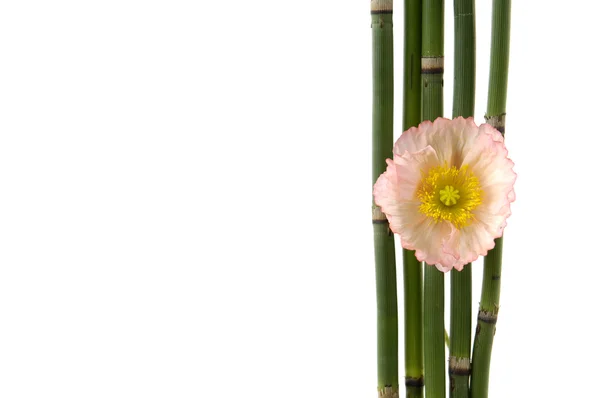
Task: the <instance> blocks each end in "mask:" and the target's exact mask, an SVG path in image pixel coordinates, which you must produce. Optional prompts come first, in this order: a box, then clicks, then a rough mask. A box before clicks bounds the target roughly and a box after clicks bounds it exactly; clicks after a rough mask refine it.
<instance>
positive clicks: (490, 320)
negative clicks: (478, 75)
mask: <svg viewBox="0 0 600 398" xmlns="http://www.w3.org/2000/svg"><path fill="white" fill-rule="evenodd" d="M509 47H510V0H494V2H493V6H492V51H491V58H490V84H489V90H488V109H487V112H486V120H487V122H488V123H490V124H491V125H492V126H494V127H495V128H496V129H498V130H499V131H500V132H501V133H502V134H503V135H504V118H505V115H506V92H507V86H508V56H509ZM502 246H503V240H502V238H498V239H496V246H495V247H494V248H493V249H492V250H490V251H489V252H488V255H487V256H486V257H485V259H484V264H483V285H482V288H481V301H480V303H479V314H478V316H477V329H476V332H475V341H474V343H473V361H472V365H471V367H472V376H471V397H473V398H487V396H488V386H489V374H490V362H491V357H492V344H493V342H494V334H495V332H496V320H497V319H498V309H499V308H500V277H501V274H502Z"/></svg>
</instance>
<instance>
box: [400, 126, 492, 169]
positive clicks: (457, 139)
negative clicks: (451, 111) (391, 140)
mask: <svg viewBox="0 0 600 398" xmlns="http://www.w3.org/2000/svg"><path fill="white" fill-rule="evenodd" d="M478 131H479V127H477V125H476V124H475V122H474V121H473V118H467V119H465V118H462V117H457V118H455V119H453V120H449V119H444V118H441V117H440V118H437V119H436V120H435V121H433V122H430V121H425V122H423V123H421V124H420V125H419V126H418V127H412V128H410V129H408V130H407V131H405V132H404V133H402V135H401V136H400V138H399V139H398V140H397V141H396V144H395V146H394V154H395V155H400V154H403V153H404V152H405V151H408V152H416V151H419V150H421V149H423V148H424V147H426V146H428V145H431V146H432V147H433V149H434V150H435V152H436V153H437V155H438V158H439V160H440V162H441V165H444V164H447V165H448V166H457V167H460V164H461V163H462V162H461V160H462V159H463V157H464V154H465V153H467V152H469V150H470V148H471V146H472V145H473V141H474V140H475V138H476V137H477V133H478ZM486 131H487V130H486Z"/></svg>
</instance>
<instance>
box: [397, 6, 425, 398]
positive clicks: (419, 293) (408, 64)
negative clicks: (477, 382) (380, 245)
mask: <svg viewBox="0 0 600 398" xmlns="http://www.w3.org/2000/svg"><path fill="white" fill-rule="evenodd" d="M421 7H422V4H421V0H405V1H404V91H403V101H402V105H403V106H402V119H403V120H402V131H406V130H408V129H409V128H411V127H413V126H417V125H418V124H419V123H420V122H421V62H420V60H421ZM402 262H403V276H404V368H405V379H404V384H405V386H406V397H407V398H421V397H422V396H423V263H422V262H420V261H419V260H417V258H416V257H415V252H414V251H412V250H406V249H403V250H402Z"/></svg>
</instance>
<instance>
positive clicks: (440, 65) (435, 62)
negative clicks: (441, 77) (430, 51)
mask: <svg viewBox="0 0 600 398" xmlns="http://www.w3.org/2000/svg"><path fill="white" fill-rule="evenodd" d="M421 73H424V74H428V75H431V74H434V73H444V57H441V56H440V57H421Z"/></svg>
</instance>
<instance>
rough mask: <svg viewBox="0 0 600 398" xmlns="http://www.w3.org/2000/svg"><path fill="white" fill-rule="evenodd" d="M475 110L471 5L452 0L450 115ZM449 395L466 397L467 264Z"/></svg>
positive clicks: (456, 288)
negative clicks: (452, 79) (451, 99)
mask: <svg viewBox="0 0 600 398" xmlns="http://www.w3.org/2000/svg"><path fill="white" fill-rule="evenodd" d="M474 113H475V5H474V3H473V0H454V96H453V103H452V117H453V118H454V117H458V116H463V117H469V116H473V114H474ZM450 290H451V293H450V358H449V361H448V375H449V378H450V398H468V396H469V375H470V371H471V303H472V293H471V292H472V276H471V264H466V265H465V267H464V268H463V270H462V271H460V272H459V271H456V270H455V269H453V270H452V271H451V275H450Z"/></svg>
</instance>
